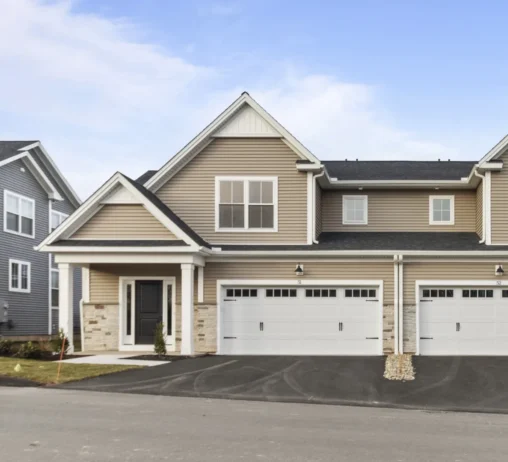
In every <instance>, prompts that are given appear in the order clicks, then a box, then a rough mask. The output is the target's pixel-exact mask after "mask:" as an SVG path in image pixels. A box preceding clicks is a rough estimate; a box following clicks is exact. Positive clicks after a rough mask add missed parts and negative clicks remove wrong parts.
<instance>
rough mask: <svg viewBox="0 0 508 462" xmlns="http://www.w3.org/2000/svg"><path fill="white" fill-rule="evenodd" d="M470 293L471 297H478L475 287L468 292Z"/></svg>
mask: <svg viewBox="0 0 508 462" xmlns="http://www.w3.org/2000/svg"><path fill="white" fill-rule="evenodd" d="M470 295H471V298H478V291H477V290H476V289H475V290H472V291H471V292H470Z"/></svg>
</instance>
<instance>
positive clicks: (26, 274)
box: [9, 258, 31, 293]
mask: <svg viewBox="0 0 508 462" xmlns="http://www.w3.org/2000/svg"><path fill="white" fill-rule="evenodd" d="M30 273H31V265H30V262H27V261H21V260H13V259H12V258H11V259H9V291H10V292H24V293H29V292H30V282H31V281H30V279H31V275H30Z"/></svg>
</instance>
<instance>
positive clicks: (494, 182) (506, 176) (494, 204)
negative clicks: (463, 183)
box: [491, 154, 508, 244]
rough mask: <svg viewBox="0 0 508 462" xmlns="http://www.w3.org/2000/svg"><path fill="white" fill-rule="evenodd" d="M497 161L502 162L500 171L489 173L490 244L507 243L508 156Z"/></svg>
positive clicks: (504, 155)
mask: <svg viewBox="0 0 508 462" xmlns="http://www.w3.org/2000/svg"><path fill="white" fill-rule="evenodd" d="M499 160H501V161H503V162H504V165H503V168H502V170H501V171H500V172H492V173H491V217H492V218H491V220H492V221H491V226H492V244H506V243H508V200H507V199H508V166H507V165H506V162H507V161H508V154H503V155H502V156H501V157H500V159H499Z"/></svg>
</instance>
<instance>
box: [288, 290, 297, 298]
mask: <svg viewBox="0 0 508 462" xmlns="http://www.w3.org/2000/svg"><path fill="white" fill-rule="evenodd" d="M289 296H290V297H296V289H290V291H289Z"/></svg>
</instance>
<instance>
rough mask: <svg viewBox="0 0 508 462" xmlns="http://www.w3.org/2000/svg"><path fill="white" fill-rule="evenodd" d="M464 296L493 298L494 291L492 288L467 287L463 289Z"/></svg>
mask: <svg viewBox="0 0 508 462" xmlns="http://www.w3.org/2000/svg"><path fill="white" fill-rule="evenodd" d="M462 297H464V298H493V297H494V291H493V290H491V289H466V290H463V291H462Z"/></svg>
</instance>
